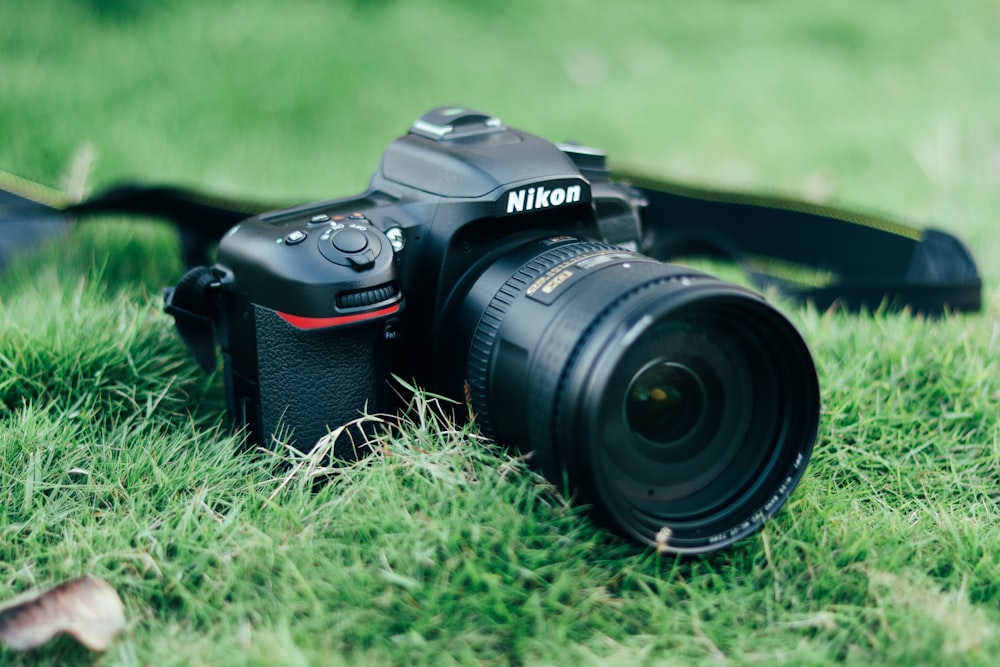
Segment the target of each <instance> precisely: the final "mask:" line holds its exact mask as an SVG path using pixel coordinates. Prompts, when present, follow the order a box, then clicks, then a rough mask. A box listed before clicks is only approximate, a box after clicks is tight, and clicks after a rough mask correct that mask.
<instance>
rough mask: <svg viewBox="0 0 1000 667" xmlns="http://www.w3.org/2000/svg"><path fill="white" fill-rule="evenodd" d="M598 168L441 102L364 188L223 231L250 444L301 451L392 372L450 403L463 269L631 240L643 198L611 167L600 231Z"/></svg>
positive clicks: (369, 406)
mask: <svg viewBox="0 0 1000 667" xmlns="http://www.w3.org/2000/svg"><path fill="white" fill-rule="evenodd" d="M574 160H576V162H574ZM602 161H603V156H601V155H600V154H598V153H596V152H594V151H591V150H588V149H582V148H581V149H575V148H572V147H567V148H566V149H565V150H561V149H559V148H557V147H556V146H554V145H553V144H551V143H549V142H547V141H544V140H542V139H540V138H538V137H535V136H532V135H530V134H527V133H525V132H520V131H517V130H512V129H510V128H506V127H504V126H502V125H500V124H499V123H498V122H497V121H496V120H495V119H492V118H491V117H489V116H487V115H484V114H480V113H477V112H473V111H466V110H459V109H447V108H443V109H439V110H435V111H433V112H431V113H429V114H426V115H425V116H423V117H422V118H421V119H420V120H419V121H417V122H416V123H415V124H414V126H413V129H412V130H411V132H410V133H409V134H407V135H406V136H404V137H402V138H400V139H398V140H397V141H395V142H393V143H392V144H391V145H390V146H389V148H388V150H387V151H386V152H385V155H384V156H383V158H382V163H381V165H380V166H379V169H378V171H377V172H376V174H375V176H374V178H373V179H372V182H371V188H370V189H369V190H368V191H367V192H366V193H364V194H362V195H359V196H356V197H348V198H344V199H337V200H333V201H329V202H322V203H316V204H309V205H307V206H302V207H297V208H293V209H289V210H284V211H278V212H275V213H268V214H264V215H260V216H257V217H254V218H250V219H248V220H246V221H244V222H242V223H241V224H239V225H237V226H235V227H234V228H232V229H231V230H230V232H229V233H228V234H226V236H225V237H224V238H223V239H222V241H221V242H220V245H219V253H218V264H217V266H216V270H217V271H218V272H219V273H220V275H221V276H222V277H223V278H222V285H223V288H224V289H223V297H222V307H221V309H220V311H219V315H220V318H219V320H218V327H217V332H218V340H219V343H220V345H221V347H222V350H223V354H224V360H225V368H226V379H227V385H226V386H227V393H228V398H229V405H230V407H231V409H232V414H236V415H240V416H241V419H240V421H243V422H245V423H246V424H247V425H248V426H249V428H250V436H251V439H252V440H253V441H255V442H258V443H261V444H266V443H268V442H270V441H271V439H272V438H273V437H274V436H278V435H283V436H287V437H290V438H292V439H294V441H295V442H296V443H297V444H298V445H299V446H300V447H302V448H305V449H308V448H309V447H311V446H312V445H313V444H314V443H315V442H316V441H317V440H318V439H319V438H320V437H322V436H323V435H325V434H326V433H327V432H328V431H329V429H330V428H332V427H336V426H338V425H340V424H343V423H345V422H348V421H350V420H352V419H355V418H357V417H358V416H360V414H361V413H362V411H365V410H367V411H368V412H379V411H388V410H390V409H392V407H393V406H394V401H393V400H392V399H391V398H390V394H391V392H390V387H389V382H388V377H389V373H390V372H397V373H398V374H400V375H402V376H404V377H414V378H418V379H420V380H421V381H422V382H423V383H425V386H431V387H434V388H435V389H444V390H447V389H451V390H452V391H450V392H449V393H450V394H451V395H454V396H456V397H458V396H461V395H462V393H461V385H459V386H458V387H457V389H458V390H459V393H455V391H454V390H455V389H456V387H454V386H451V387H447V388H446V387H442V386H440V385H441V381H442V380H444V377H443V376H444V375H448V374H447V373H439V372H435V369H438V370H441V369H442V368H444V367H445V366H446V365H447V363H448V361H447V360H445V359H443V358H441V357H442V355H446V354H447V353H448V352H450V351H451V349H450V348H451V345H449V344H448V343H447V340H448V339H449V338H451V339H453V340H454V339H455V338H456V333H457V332H456V327H455V324H454V322H452V321H451V320H450V319H449V318H448V317H446V316H445V313H446V312H448V310H449V308H448V305H449V297H451V296H453V293H454V292H455V291H456V288H458V287H460V286H461V284H462V276H463V275H465V274H466V273H468V270H469V268H470V266H472V265H473V264H476V263H480V262H483V261H484V260H486V261H488V260H489V259H490V258H491V257H493V256H496V255H498V254H499V253H502V252H504V250H505V249H507V248H509V247H511V246H512V245H517V244H520V243H524V242H525V241H527V240H534V239H539V238H545V237H549V236H551V237H553V239H554V240H551V241H549V243H553V244H556V243H559V242H560V241H563V242H564V241H565V240H566V239H563V238H561V237H564V236H566V235H569V236H572V237H582V238H601V239H602V240H606V236H608V235H613V236H614V238H613V239H612V240H614V241H615V242H616V243H620V244H628V245H630V246H631V247H632V248H633V249H634V248H636V247H637V245H638V242H639V233H640V229H639V218H638V210H637V207H638V205H639V204H640V202H638V201H636V200H635V199H634V197H633V196H632V195H630V193H629V191H628V189H627V188H625V187H624V186H621V185H617V184H612V183H610V181H609V180H608V179H607V176H606V172H605V173H604V174H603V176H604V179H603V182H600V181H598V182H597V183H596V184H595V186H594V187H593V189H596V190H597V193H598V194H597V196H599V197H601V199H600V202H599V203H600V207H601V209H602V210H604V211H605V215H606V216H608V214H607V212H608V211H612V212H613V216H608V217H613V220H612V221H611V222H612V223H613V224H614V229H613V230H609V231H610V232H611V233H609V234H607V235H605V234H602V233H601V229H602V225H601V222H602V221H601V220H600V219H599V218H595V216H594V213H593V211H594V205H595V202H594V199H593V195H592V184H591V180H593V179H595V175H596V176H597V177H600V176H601V175H602V174H595V172H594V169H593V168H591V169H590V171H589V172H588V173H589V174H590V176H591V180H588V179H587V178H584V176H583V175H582V174H581V171H580V170H581V166H582V167H583V168H584V169H586V168H587V166H589V165H593V166H596V167H598V168H600V166H601V164H600V163H601V162H602ZM603 226H604V227H609V225H608V224H607V223H606V224H604V225H603ZM623 227H624V230H623V229H622V228H623ZM611 252H612V253H613V254H619V251H618V250H614V251H611ZM404 310H405V312H406V314H405V315H404ZM434 341H442V342H444V343H445V344H444V345H440V344H435V342H434ZM452 384H454V378H452Z"/></svg>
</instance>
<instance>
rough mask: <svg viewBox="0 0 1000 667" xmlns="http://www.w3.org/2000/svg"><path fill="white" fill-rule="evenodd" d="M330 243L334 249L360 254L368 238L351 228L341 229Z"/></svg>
mask: <svg viewBox="0 0 1000 667" xmlns="http://www.w3.org/2000/svg"><path fill="white" fill-rule="evenodd" d="M330 241H331V242H332V243H333V247H334V248H336V249H337V250H339V251H340V252H346V253H354V252H361V251H362V250H364V249H365V247H366V246H367V245H368V238H367V237H366V236H365V235H364V232H361V231H358V230H357V229H351V228H347V229H341V230H340V231H339V232H337V233H336V234H334V235H333V238H332V239H330Z"/></svg>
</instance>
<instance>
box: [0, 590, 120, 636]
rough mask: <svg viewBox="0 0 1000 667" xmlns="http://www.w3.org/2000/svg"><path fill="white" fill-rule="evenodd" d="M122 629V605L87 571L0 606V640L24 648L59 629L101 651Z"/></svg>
mask: <svg viewBox="0 0 1000 667" xmlns="http://www.w3.org/2000/svg"><path fill="white" fill-rule="evenodd" d="M124 629H125V606H124V605H123V604H122V600H121V598H120V597H118V593H116V592H115V589H113V588H112V587H111V586H110V585H109V584H108V583H107V582H106V581H104V580H103V579H98V578H97V577H92V576H90V575H89V574H88V575H86V576H83V577H80V578H79V579H73V580H72V581H67V582H64V583H62V584H59V585H58V586H56V587H55V588H51V589H49V590H47V591H44V592H42V593H39V594H37V595H30V596H28V597H27V598H24V599H20V600H15V601H12V602H10V603H8V604H6V605H3V606H0V640H3V641H4V642H5V643H6V644H7V645H8V646H10V647H11V648H12V649H14V650H15V651H27V650H28V649H32V648H36V647H38V646H41V645H42V644H44V643H46V642H48V641H49V640H51V639H52V638H53V637H55V636H56V635H58V634H61V633H67V634H69V635H72V636H73V637H75V638H76V639H77V641H79V642H80V643H81V644H83V645H84V646H86V647H87V648H89V649H90V650H91V651H104V650H106V649H107V648H108V646H109V645H110V644H111V640H112V639H114V638H115V636H117V635H118V633H120V632H121V631H122V630H124Z"/></svg>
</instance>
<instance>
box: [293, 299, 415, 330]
mask: <svg viewBox="0 0 1000 667" xmlns="http://www.w3.org/2000/svg"><path fill="white" fill-rule="evenodd" d="M399 306H400V304H398V303H394V304H393V305H391V306H387V307H385V308H380V309H379V310H372V311H369V312H367V313H357V314H356V315H340V316H338V317H302V316H301V315H289V314H288V313H283V312H281V311H280V310H276V311H274V312H276V313H278V315H279V316H280V317H281V319H283V320H285V321H286V322H288V323H289V324H291V325H292V326H293V327H296V328H297V329H326V328H327V327H336V326H340V325H342V324H351V323H353V322H363V321H364V320H374V319H377V318H379V317H385V316H386V315H392V314H393V313H398V312H399Z"/></svg>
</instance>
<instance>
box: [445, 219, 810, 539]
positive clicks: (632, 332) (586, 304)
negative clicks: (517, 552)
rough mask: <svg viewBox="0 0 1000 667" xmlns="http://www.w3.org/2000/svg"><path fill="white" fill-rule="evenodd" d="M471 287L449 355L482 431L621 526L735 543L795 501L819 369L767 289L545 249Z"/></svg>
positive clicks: (505, 261)
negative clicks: (764, 293) (459, 349)
mask: <svg viewBox="0 0 1000 667" xmlns="http://www.w3.org/2000/svg"><path fill="white" fill-rule="evenodd" d="M470 273H475V275H474V276H472V277H471V278H469V281H470V282H471V288H470V289H469V290H468V291H467V292H463V295H464V296H462V299H463V301H462V304H461V307H460V308H459V310H458V311H457V319H458V322H457V324H458V329H459V331H460V332H462V336H463V337H464V338H463V340H464V341H465V343H467V344H465V345H463V349H464V350H466V351H467V355H468V356H467V357H465V358H463V359H461V360H459V359H456V360H455V365H456V366H458V367H460V368H462V369H463V370H464V385H465V389H466V395H467V396H468V398H469V400H470V403H471V406H472V409H473V410H474V412H475V414H476V419H477V421H478V422H479V423H480V425H481V427H482V428H483V430H484V431H485V432H486V433H487V434H489V435H492V436H494V437H496V438H497V439H499V440H502V441H504V442H508V443H510V444H514V445H517V446H518V447H520V448H521V449H523V450H526V451H530V452H531V456H532V460H533V461H534V462H535V463H536V464H537V465H538V466H539V467H540V468H541V470H542V472H543V473H544V474H545V475H546V477H547V478H548V479H549V480H551V481H553V482H555V483H559V484H563V483H565V484H566V485H567V487H568V488H567V491H569V492H570V493H572V494H573V495H574V496H575V497H576V498H577V499H578V500H579V501H581V502H583V503H585V504H587V505H589V506H590V507H592V508H593V511H594V513H595V514H596V515H597V516H598V518H600V519H601V520H603V521H604V522H605V523H607V524H609V525H610V526H611V527H612V528H614V529H616V530H618V531H619V532H621V533H623V534H625V535H627V536H630V537H632V538H633V539H636V540H638V541H640V542H644V543H647V544H652V545H655V546H656V547H657V548H658V549H660V550H662V551H667V552H677V553H697V552H705V551H712V550H715V549H719V548H722V547H724V546H726V545H729V544H731V543H733V542H735V541H736V540H739V539H741V538H743V537H745V536H747V535H750V534H751V533H753V532H755V531H756V530H757V529H759V528H760V526H761V524H762V522H763V521H764V520H765V519H766V518H767V517H769V516H771V515H773V514H774V513H775V512H776V511H777V510H778V509H779V508H780V507H781V505H782V504H783V503H784V501H785V500H786V499H787V497H788V495H789V494H790V493H791V492H792V489H793V488H794V487H795V485H796V484H797V482H798V480H799V478H800V477H801V475H802V473H803V471H804V469H805V465H806V462H807V461H808V459H809V455H810V452H811V449H812V444H813V440H814V438H815V435H816V428H817V424H818V415H819V389H818V382H817V379H816V371H815V367H814V365H813V362H812V358H811V356H810V355H809V352H808V349H807V348H806V346H805V343H804V342H803V341H802V339H801V337H800V336H799V335H798V333H797V332H796V331H795V329H794V328H793V327H792V326H791V324H789V323H788V321H787V320H786V319H785V318H784V317H783V316H782V315H781V314H780V313H778V312H777V311H776V310H775V309H774V308H772V307H771V306H769V305H768V304H767V303H765V302H764V301H763V299H761V298H760V296H759V295H757V294H755V293H753V292H751V291H749V290H746V289H743V288H741V287H738V286H735V285H731V284H728V283H725V282H723V281H720V280H718V279H716V278H713V277H711V276H708V275H706V274H703V273H699V272H696V271H693V270H691V269H687V268H684V267H680V266H677V265H672V264H664V263H661V262H657V261H655V260H652V259H650V258H647V257H643V256H641V255H638V254H635V253H631V252H627V251H624V250H622V249H620V248H617V247H614V246H610V245H607V244H603V243H596V242H584V241H576V240H573V239H566V238H565V237H559V238H553V239H540V240H537V241H534V242H531V243H528V244H525V245H523V246H521V247H519V248H517V249H515V250H512V251H510V252H507V253H506V254H504V255H503V256H502V257H501V258H500V259H499V260H495V261H493V262H492V263H491V264H489V265H488V266H487V267H486V268H485V269H482V270H481V271H479V272H475V271H473V272H470Z"/></svg>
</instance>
